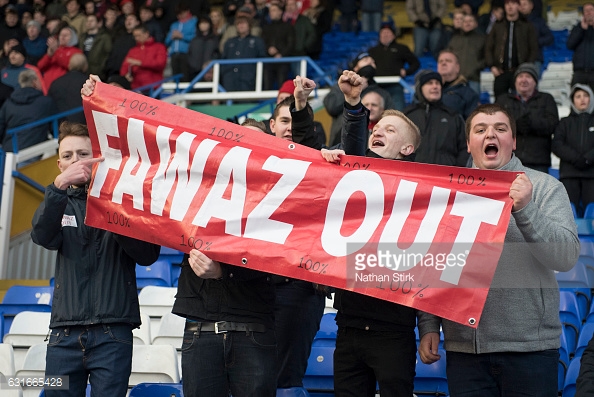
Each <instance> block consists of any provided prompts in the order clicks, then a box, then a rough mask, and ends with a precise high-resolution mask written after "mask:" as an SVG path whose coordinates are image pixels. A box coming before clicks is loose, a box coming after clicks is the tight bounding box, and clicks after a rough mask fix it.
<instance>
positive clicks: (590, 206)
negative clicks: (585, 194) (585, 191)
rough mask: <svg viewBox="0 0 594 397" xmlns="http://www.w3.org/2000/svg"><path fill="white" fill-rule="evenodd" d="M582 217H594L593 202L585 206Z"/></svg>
mask: <svg viewBox="0 0 594 397" xmlns="http://www.w3.org/2000/svg"><path fill="white" fill-rule="evenodd" d="M584 218H587V219H594V203H590V204H588V205H587V206H586V209H585V210H584Z"/></svg>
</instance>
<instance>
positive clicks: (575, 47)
mask: <svg viewBox="0 0 594 397" xmlns="http://www.w3.org/2000/svg"><path fill="white" fill-rule="evenodd" d="M567 49H568V50H572V51H573V59H572V61H573V70H574V71H580V70H587V71H590V72H591V71H594V27H592V26H588V29H586V30H584V29H582V26H581V25H580V24H579V23H578V24H577V25H576V26H575V27H574V28H573V29H572V30H571V33H570V34H569V37H568V38H567Z"/></svg>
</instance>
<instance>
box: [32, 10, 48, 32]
mask: <svg viewBox="0 0 594 397" xmlns="http://www.w3.org/2000/svg"><path fill="white" fill-rule="evenodd" d="M33 20H34V21H35V22H37V23H39V26H41V35H42V36H44V37H49V35H50V33H49V30H48V28H47V20H48V18H47V16H46V15H45V11H44V10H42V9H35V11H34V12H33Z"/></svg>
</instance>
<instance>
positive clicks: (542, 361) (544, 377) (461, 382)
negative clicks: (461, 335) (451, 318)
mask: <svg viewBox="0 0 594 397" xmlns="http://www.w3.org/2000/svg"><path fill="white" fill-rule="evenodd" d="M446 363H447V364H446V371H447V376H448V387H449V390H450V396H451V397H516V396H517V397H520V396H526V397H528V396H529V397H554V396H557V386H558V385H557V373H558V372H557V370H558V365H559V351H558V350H557V349H551V350H543V351H539V352H531V353H485V354H467V353H455V352H447V356H446Z"/></svg>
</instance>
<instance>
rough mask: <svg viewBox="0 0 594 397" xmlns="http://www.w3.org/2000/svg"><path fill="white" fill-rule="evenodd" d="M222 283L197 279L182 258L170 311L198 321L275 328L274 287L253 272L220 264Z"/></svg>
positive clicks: (267, 280)
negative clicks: (253, 324) (259, 325)
mask: <svg viewBox="0 0 594 397" xmlns="http://www.w3.org/2000/svg"><path fill="white" fill-rule="evenodd" d="M221 267H222V270H223V278H222V279H221V280H215V279H203V278H200V277H198V276H197V275H196V274H195V273H194V271H193V270H192V268H191V267H190V264H189V263H188V255H187V254H186V255H184V259H183V262H182V270H181V274H180V277H179V281H178V286H177V295H175V303H174V304H173V310H172V312H173V313H175V314H177V315H179V316H182V317H186V318H189V319H193V320H198V321H208V322H216V321H235V322H244V323H257V324H263V325H265V326H266V328H268V329H274V297H275V295H274V284H273V283H272V280H271V276H270V275H269V274H266V273H262V272H259V271H256V270H251V269H246V268H242V267H239V266H232V265H228V264H224V263H222V264H221Z"/></svg>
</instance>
